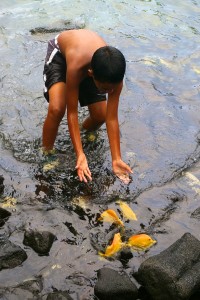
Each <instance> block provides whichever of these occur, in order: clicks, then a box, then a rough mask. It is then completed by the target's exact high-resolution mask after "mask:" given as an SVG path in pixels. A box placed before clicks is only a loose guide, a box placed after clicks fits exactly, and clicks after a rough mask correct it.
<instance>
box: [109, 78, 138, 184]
mask: <svg viewBox="0 0 200 300" xmlns="http://www.w3.org/2000/svg"><path fill="white" fill-rule="evenodd" d="M122 87H123V82H121V83H120V84H119V85H118V86H117V87H116V88H115V90H114V91H113V92H112V93H111V94H108V103H107V114H106V128H107V133H108V139H109V143H110V150H111V156H112V167H113V172H114V173H115V174H116V175H117V176H118V177H119V178H120V179H122V180H123V181H124V182H125V181H127V175H128V174H129V173H133V172H132V170H131V168H130V167H129V166H128V165H127V164H125V163H124V162H123V161H122V159H121V151H120V133H119V123H118V106H119V97H120V93H121V90H122Z"/></svg>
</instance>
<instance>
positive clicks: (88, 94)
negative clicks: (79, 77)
mask: <svg viewBox="0 0 200 300" xmlns="http://www.w3.org/2000/svg"><path fill="white" fill-rule="evenodd" d="M57 37H58V36H57ZM57 37H56V38H55V39H53V40H50V41H49V42H48V48H47V55H46V59H45V65H44V72H43V78H44V84H45V86H44V96H45V98H46V100H47V101H48V102H49V93H48V90H49V89H50V87H51V86H52V85H53V84H54V83H57V82H66V70H67V65H66V61H65V58H64V57H63V55H62V54H61V52H60V50H59V46H58V43H57ZM104 100H106V94H105V93H102V92H100V91H99V90H98V89H97V87H96V85H95V83H94V80H93V78H92V77H89V76H88V77H86V78H85V79H84V80H83V81H81V83H80V86H79V102H80V105H81V106H87V105H89V104H92V103H96V102H99V101H104Z"/></svg>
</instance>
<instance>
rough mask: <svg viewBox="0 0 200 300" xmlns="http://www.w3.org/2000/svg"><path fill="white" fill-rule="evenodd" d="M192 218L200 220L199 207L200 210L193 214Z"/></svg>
mask: <svg viewBox="0 0 200 300" xmlns="http://www.w3.org/2000/svg"><path fill="white" fill-rule="evenodd" d="M191 217H192V218H195V219H198V220H200V207H198V208H197V209H196V210H195V211H194V212H193V213H192V214H191Z"/></svg>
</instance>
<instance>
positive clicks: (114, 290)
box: [94, 268, 138, 300]
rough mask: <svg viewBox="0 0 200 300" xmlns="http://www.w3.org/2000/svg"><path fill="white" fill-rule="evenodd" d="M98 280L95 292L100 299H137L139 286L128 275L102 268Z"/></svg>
mask: <svg viewBox="0 0 200 300" xmlns="http://www.w3.org/2000/svg"><path fill="white" fill-rule="evenodd" d="M97 275H98V281H97V283H96V285H95V287H94V294H95V296H97V297H98V299H100V300H108V299H109V300H122V299H123V300H134V299H137V294H138V291H137V287H136V285H135V284H134V283H133V282H132V281H131V280H130V278H129V277H128V276H127V275H126V274H123V275H120V274H119V273H118V272H117V271H115V270H112V269H109V268H102V269H100V270H98V273H97Z"/></svg>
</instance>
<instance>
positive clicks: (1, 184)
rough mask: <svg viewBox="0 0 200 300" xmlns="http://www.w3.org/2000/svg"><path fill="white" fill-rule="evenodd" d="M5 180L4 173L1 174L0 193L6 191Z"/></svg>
mask: <svg viewBox="0 0 200 300" xmlns="http://www.w3.org/2000/svg"><path fill="white" fill-rule="evenodd" d="M3 182H4V178H3V176H2V175H0V194H2V193H3V191H4V185H3Z"/></svg>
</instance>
